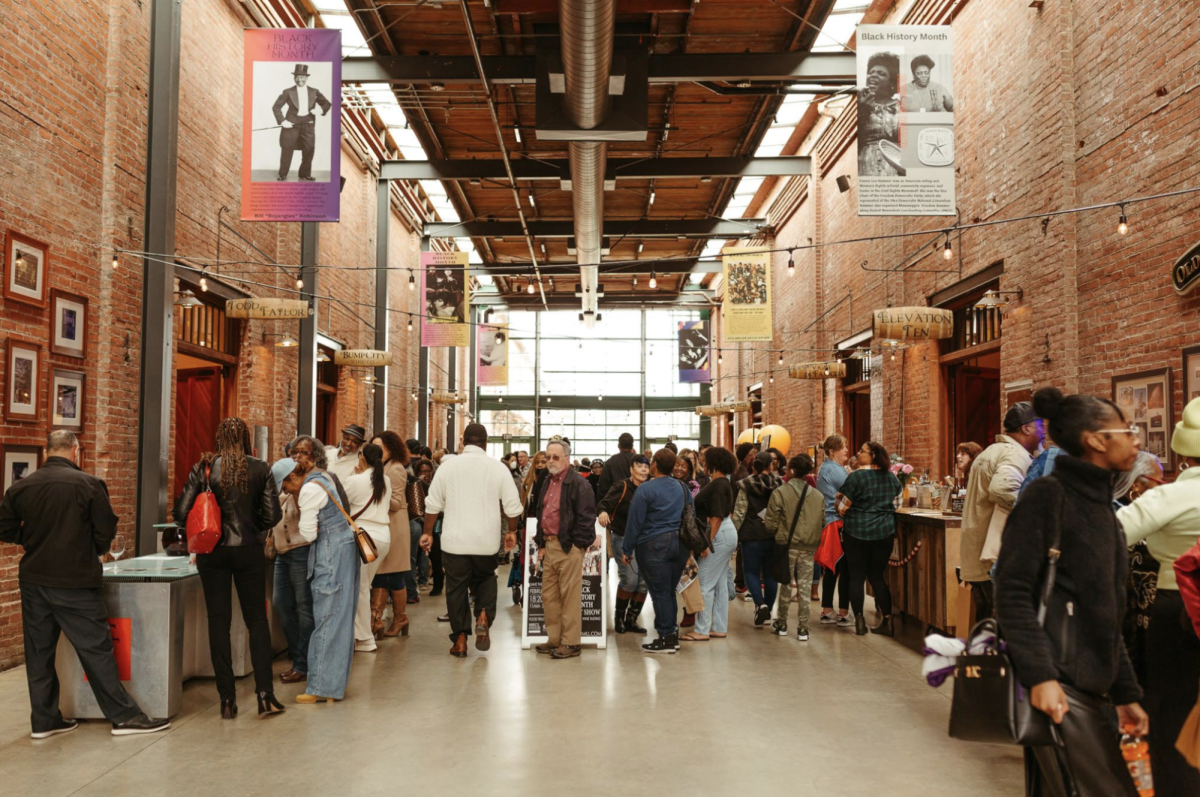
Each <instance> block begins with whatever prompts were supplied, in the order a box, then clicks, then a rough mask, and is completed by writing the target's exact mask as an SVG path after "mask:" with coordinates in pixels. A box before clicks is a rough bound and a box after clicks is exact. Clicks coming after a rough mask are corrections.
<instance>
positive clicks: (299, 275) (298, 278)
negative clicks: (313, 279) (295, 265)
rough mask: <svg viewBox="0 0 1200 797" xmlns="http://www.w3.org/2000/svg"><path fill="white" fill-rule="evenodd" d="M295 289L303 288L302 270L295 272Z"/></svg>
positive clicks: (300, 289)
mask: <svg viewBox="0 0 1200 797" xmlns="http://www.w3.org/2000/svg"><path fill="white" fill-rule="evenodd" d="M296 290H298V291H302V290H304V273H303V272H298V273H297V274H296Z"/></svg>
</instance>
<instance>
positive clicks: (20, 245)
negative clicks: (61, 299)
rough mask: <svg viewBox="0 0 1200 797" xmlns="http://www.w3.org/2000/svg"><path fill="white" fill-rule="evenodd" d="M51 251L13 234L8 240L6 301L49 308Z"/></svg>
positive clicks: (46, 246) (5, 268)
mask: <svg viewBox="0 0 1200 797" xmlns="http://www.w3.org/2000/svg"><path fill="white" fill-rule="evenodd" d="M49 264H50V247H49V245H47V244H44V243H42V242H41V241H36V240H34V239H33V238H30V237H28V236H26V235H21V233H19V232H14V231H13V230H9V231H8V235H7V237H6V238H5V240H4V298H5V299H12V300H13V301H15V302H24V303H25V304H32V305H35V306H37V307H45V306H46V272H47V270H48V268H49Z"/></svg>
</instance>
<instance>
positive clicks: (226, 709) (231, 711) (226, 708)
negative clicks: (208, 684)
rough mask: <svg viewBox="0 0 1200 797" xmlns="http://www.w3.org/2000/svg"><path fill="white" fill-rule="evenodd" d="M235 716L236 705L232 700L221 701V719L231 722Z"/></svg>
mask: <svg viewBox="0 0 1200 797" xmlns="http://www.w3.org/2000/svg"><path fill="white" fill-rule="evenodd" d="M236 716H237V703H236V702H235V701H233V700H222V701H221V719H223V720H231V719H233V718H234V717H236Z"/></svg>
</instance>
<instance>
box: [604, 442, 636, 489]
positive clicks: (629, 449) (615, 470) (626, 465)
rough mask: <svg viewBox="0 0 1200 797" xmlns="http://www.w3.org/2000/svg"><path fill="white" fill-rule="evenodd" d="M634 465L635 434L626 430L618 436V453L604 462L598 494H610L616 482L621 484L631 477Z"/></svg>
mask: <svg viewBox="0 0 1200 797" xmlns="http://www.w3.org/2000/svg"><path fill="white" fill-rule="evenodd" d="M632 467H633V435H631V434H630V433H629V432H625V433H624V434H622V435H621V436H620V437H618V438H617V453H616V454H614V455H613V456H611V457H609V458H608V461H607V462H605V463H604V470H603V471H601V473H600V483H599V484H598V485H597V486H596V495H597V496H599V497H600V498H603V497H604V496H606V495H608V491H609V490H610V489H612V486H613V485H614V484H620V483H621V482H622V481H624V480H625V479H628V478H629V474H630V471H631V469H632Z"/></svg>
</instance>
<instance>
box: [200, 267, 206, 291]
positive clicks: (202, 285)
mask: <svg viewBox="0 0 1200 797" xmlns="http://www.w3.org/2000/svg"><path fill="white" fill-rule="evenodd" d="M200 290H201V291H207V290H208V270H207V269H204V270H202V271H201V272H200Z"/></svg>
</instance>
